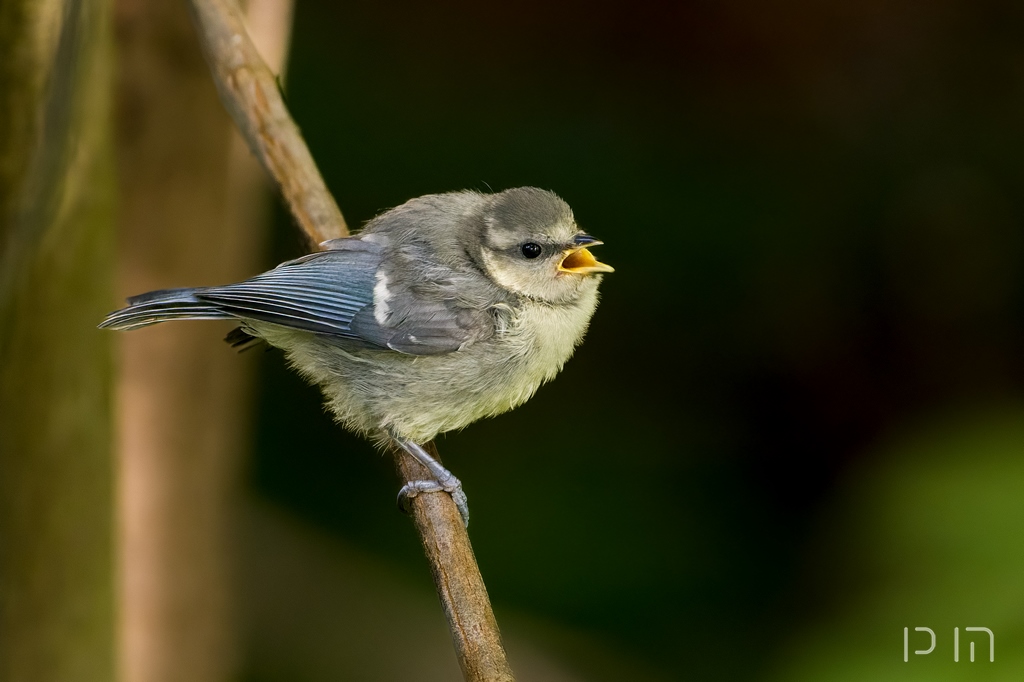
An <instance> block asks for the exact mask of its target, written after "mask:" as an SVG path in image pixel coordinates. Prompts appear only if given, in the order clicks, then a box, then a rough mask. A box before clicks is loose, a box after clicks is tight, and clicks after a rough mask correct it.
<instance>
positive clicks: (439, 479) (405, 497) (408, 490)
mask: <svg viewBox="0 0 1024 682" xmlns="http://www.w3.org/2000/svg"><path fill="white" fill-rule="evenodd" d="M389 435H391V438H392V439H393V440H394V442H395V445H397V446H398V447H400V448H401V449H403V450H405V451H406V452H407V453H408V454H409V455H410V456H412V458H413V459H415V460H416V461H417V462H419V463H420V464H422V465H423V466H424V467H425V468H426V469H427V471H429V472H430V473H431V475H433V477H434V479H433V480H429V479H424V480H420V481H409V482H408V483H406V484H405V485H404V486H402V489H401V490H399V491H398V508H399V509H401V510H402V511H403V512H405V513H407V514H408V513H409V509H410V502H411V500H412V498H414V497H416V496H417V495H419V494H420V493H440V492H446V493H448V494H449V495H451V496H452V500H453V501H454V502H455V506H456V508H458V510H459V515H460V516H462V523H463V525H465V526H466V527H467V528H468V527H469V502H468V501H467V500H466V493H464V492H462V483H461V482H460V481H459V479H457V478H455V476H454V475H452V472H450V471H448V470H447V469H445V468H444V466H442V465H441V463H440V462H438V461H437V460H436V459H434V458H433V457H431V456H430V453H429V452H427V451H426V450H424V449H423V446H421V445H419V444H417V443H413V442H412V441H410V440H406V439H404V438H399V437H397V436H395V435H394V434H389Z"/></svg>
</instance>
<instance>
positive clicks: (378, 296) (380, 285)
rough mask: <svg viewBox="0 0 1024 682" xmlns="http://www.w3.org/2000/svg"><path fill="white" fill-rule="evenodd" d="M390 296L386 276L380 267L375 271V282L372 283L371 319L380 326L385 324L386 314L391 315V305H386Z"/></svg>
mask: <svg viewBox="0 0 1024 682" xmlns="http://www.w3.org/2000/svg"><path fill="white" fill-rule="evenodd" d="M390 298H391V291H390V290H389V289H388V276H387V275H386V274H384V268H381V269H380V270H378V271H377V283H376V284H374V285H373V319H375V320H377V324H379V325H380V326H382V327H383V326H384V325H385V324H387V321H388V316H389V315H391V307H390V306H389V305H388V299H390Z"/></svg>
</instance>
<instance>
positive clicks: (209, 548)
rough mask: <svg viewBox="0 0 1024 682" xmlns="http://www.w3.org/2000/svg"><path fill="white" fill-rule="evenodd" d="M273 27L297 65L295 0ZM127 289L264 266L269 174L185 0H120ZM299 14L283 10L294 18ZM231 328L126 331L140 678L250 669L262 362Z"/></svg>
mask: <svg viewBox="0 0 1024 682" xmlns="http://www.w3.org/2000/svg"><path fill="white" fill-rule="evenodd" d="M268 3H269V4H270V5H273V7H271V8H270V9H271V10H272V11H273V10H277V11H278V12H279V13H278V16H277V18H276V19H274V18H273V17H272V18H271V20H270V21H262V22H261V23H260V29H259V30H260V35H267V36H268V38H269V41H268V42H269V43H271V44H272V45H274V46H275V47H273V48H272V51H273V52H274V53H276V54H277V55H278V56H277V59H278V62H279V63H280V61H281V60H283V55H284V52H285V48H286V46H287V35H288V33H289V32H290V14H291V7H290V0H252V3H251V6H252V8H253V9H254V10H256V11H257V12H259V11H262V10H264V9H266V5H267V4H268ZM116 8H117V14H116V25H117V29H118V30H117V36H118V53H119V60H118V67H119V79H118V97H117V103H118V128H117V130H118V139H117V152H118V162H119V168H120V174H119V176H120V198H121V210H120V212H119V218H120V258H119V266H120V268H119V282H118V289H119V293H120V294H121V297H124V296H127V295H130V294H137V293H140V292H143V291H148V290H151V289H158V288H165V287H168V286H175V285H185V284H217V283H224V282H230V281H236V280H239V279H244V278H246V277H248V276H251V275H252V274H253V273H254V272H258V271H259V270H260V269H261V268H262V267H263V266H264V265H265V263H264V262H263V260H262V255H263V251H264V248H263V247H264V244H265V239H266V227H267V218H268V216H269V208H270V204H269V200H270V195H269V192H268V189H269V183H267V181H266V177H265V175H264V174H263V172H262V170H261V169H260V167H259V163H258V162H257V161H256V159H255V158H254V157H253V155H252V154H251V153H250V152H249V150H248V148H247V145H246V144H245V143H244V142H243V141H242V140H241V138H240V136H239V134H238V132H237V130H236V129H235V126H234V125H233V124H232V122H231V120H230V118H229V117H228V116H227V115H226V114H225V112H224V110H223V107H222V106H221V105H220V102H219V101H218V98H217V92H216V89H215V88H214V86H213V84H212V83H211V81H210V76H209V72H208V70H207V68H206V64H205V62H204V61H203V58H202V54H201V52H200V49H199V43H198V41H197V40H196V37H195V32H194V30H193V28H192V26H191V23H190V20H189V16H188V10H187V7H186V6H185V4H184V3H179V2H165V1H164V0H116ZM281 10H283V11H281ZM228 329H230V326H227V325H218V324H215V323H180V324H173V325H166V326H161V327H159V328H154V329H144V330H140V331H137V332H133V333H132V334H123V335H116V337H115V338H116V341H117V343H118V346H119V349H120V365H121V367H120V369H121V373H120V378H119V382H118V390H117V395H118V424H117V438H118V452H119V457H120V470H121V478H120V485H119V489H118V497H119V514H118V533H119V538H120V541H119V545H118V552H119V553H118V562H119V566H120V575H121V584H120V599H119V607H120V618H119V620H120V626H121V628H120V635H119V645H120V646H119V649H120V651H119V659H120V662H119V667H120V677H121V679H122V680H123V681H124V682H170V681H172V680H173V681H177V680H188V681H189V682H223V681H225V680H229V679H233V678H234V677H236V676H237V674H238V670H237V666H238V662H239V660H238V659H239V653H240V652H239V642H238V635H237V627H236V622H235V608H234V604H233V602H232V598H233V595H234V590H233V585H232V576H233V567H232V565H231V562H232V558H233V556H234V554H235V553H234V548H233V547H232V544H231V543H232V530H233V526H234V523H233V516H232V514H233V510H234V508H235V502H236V501H237V494H238V488H239V480H240V469H241V463H242V457H243V453H244V452H245V450H246V448H247V446H248V443H247V442H246V434H248V433H249V428H248V424H247V419H248V415H249V414H250V412H251V410H250V409H249V407H250V405H249V400H250V399H251V395H252V391H251V390H250V388H251V383H252V370H253V368H254V361H255V357H254V356H251V355H242V356H237V357H235V356H233V354H232V353H231V352H230V351H229V349H228V348H227V347H226V346H225V345H224V344H223V343H221V339H222V337H223V336H224V334H225V332H226V331H227V330H228Z"/></svg>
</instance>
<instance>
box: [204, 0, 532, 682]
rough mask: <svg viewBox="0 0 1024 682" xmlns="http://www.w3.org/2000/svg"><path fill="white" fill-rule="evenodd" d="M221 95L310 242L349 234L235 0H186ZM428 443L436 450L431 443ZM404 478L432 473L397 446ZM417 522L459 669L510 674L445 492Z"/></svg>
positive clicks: (480, 681) (419, 510)
mask: <svg viewBox="0 0 1024 682" xmlns="http://www.w3.org/2000/svg"><path fill="white" fill-rule="evenodd" d="M189 4H190V6H191V8H192V15H193V18H194V19H195V23H196V27H197V30H198V32H199V34H200V42H201V43H202V45H203V50H204V52H205V54H206V58H207V61H208V62H209V64H210V70H211V72H212V74H213V79H214V81H215V82H216V84H217V90H218V91H219V92H220V96H221V100H222V101H223V102H224V106H225V107H226V108H227V110H228V111H229V112H230V114H231V116H232V118H233V119H234V121H235V123H236V124H237V125H238V127H239V129H240V130H241V131H242V135H243V136H244V137H245V139H246V141H247V142H248V144H249V146H250V148H251V149H252V151H253V153H254V154H255V155H256V156H257V157H258V158H259V160H260V162H261V163H262V164H263V165H264V167H265V168H266V169H267V171H268V172H269V173H270V175H271V176H272V177H273V178H274V180H275V182H276V183H277V184H278V186H279V187H280V190H281V193H282V195H283V196H284V198H285V200H286V201H287V203H288V206H289V208H290V209H291V212H292V215H293V216H294V217H295V220H296V221H297V222H298V224H299V227H300V228H301V229H302V232H303V234H304V235H305V236H306V237H307V239H308V240H309V242H310V245H311V246H312V247H314V248H315V246H316V245H318V244H319V243H320V242H323V241H325V240H327V239H333V238H337V237H343V236H345V235H347V234H348V230H347V228H346V225H345V219H344V218H343V217H342V215H341V211H340V210H339V209H338V206H337V204H336V203H335V201H334V197H332V196H331V194H330V192H328V190H327V186H326V185H325V184H324V181H323V178H321V177H320V173H319V171H318V170H317V167H316V164H315V162H314V161H313V157H312V155H311V154H310V153H309V149H308V148H307V147H306V143H305V141H304V140H303V139H302V135H301V133H300V132H299V129H298V126H296V125H295V122H294V121H293V120H292V118H291V116H290V115H289V113H288V109H287V108H286V107H285V104H284V101H283V99H282V98H281V93H280V91H279V89H278V84H277V81H276V79H275V78H274V75H273V74H272V73H271V71H270V69H268V68H267V66H266V64H265V63H264V62H263V60H262V58H261V57H260V55H259V53H258V52H257V50H256V48H255V46H254V45H253V44H252V42H251V41H250V39H249V36H248V33H247V32H246V30H245V26H244V24H243V23H242V19H241V16H240V14H239V12H238V7H237V5H236V4H235V2H234V0H189ZM429 447H430V449H431V450H432V451H433V452H434V454H435V455H436V449H435V448H434V446H433V444H430V445H429ZM395 457H396V465H397V468H398V472H399V474H400V476H401V477H402V480H403V481H414V480H422V479H424V478H429V473H428V472H427V471H426V470H425V469H424V468H423V467H422V466H421V465H420V464H419V463H418V462H416V461H414V460H413V459H412V458H411V457H409V456H408V455H406V454H404V453H395ZM412 513H413V518H414V520H415V523H416V529H417V531H418V532H419V534H420V539H421V541H422V542H423V549H424V553H425V554H426V556H427V561H428V562H429V563H430V568H431V572H432V573H433V576H434V584H435V587H436V588H437V593H438V597H439V598H440V600H441V605H442V607H443V608H444V611H445V616H446V617H447V619H448V626H449V629H450V630H451V634H452V639H453V641H454V644H455V651H456V654H457V656H458V659H459V665H460V666H461V668H462V673H463V676H464V678H465V679H466V680H470V681H472V682H506V681H511V680H513V679H514V677H513V675H512V670H511V668H510V667H509V665H508V661H507V659H506V656H505V650H504V648H503V647H502V644H501V635H500V634H499V632H498V624H497V621H496V620H495V618H494V613H493V611H492V610H491V604H490V600H489V599H488V597H487V590H486V588H485V587H484V582H483V578H482V577H481V575H480V569H479V568H478V567H477V563H476V558H475V557H474V555H473V548H472V546H471V545H470V542H469V535H468V534H467V533H466V528H465V526H463V524H462V520H461V517H460V516H459V512H458V510H457V509H456V507H455V503H454V502H452V499H451V497H450V496H448V495H437V494H429V495H418V496H417V497H415V498H414V499H413V500H412Z"/></svg>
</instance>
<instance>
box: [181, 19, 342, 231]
mask: <svg viewBox="0 0 1024 682" xmlns="http://www.w3.org/2000/svg"><path fill="white" fill-rule="evenodd" d="M189 5H190V6H191V8H192V16H193V18H194V19H195V23H196V28H197V30H198V32H199V38H200V42H201V43H202V45H203V52H204V53H205V54H206V60H207V62H208V63H209V65H210V71H211V72H212V73H213V80H214V83H216V85H217V90H218V92H220V98H221V101H222V102H223V103H224V106H225V107H226V108H227V110H228V112H229V113H230V114H231V117H232V118H233V119H234V121H235V123H236V124H237V125H238V127H239V129H240V130H241V132H242V136H243V137H244V138H245V140H246V142H248V143H249V147H250V149H252V152H253V154H255V155H256V157H257V158H258V159H259V160H260V163H262V164H263V166H264V167H265V168H266V169H267V172H269V173H270V175H271V177H273V178H274V181H275V182H276V183H277V184H278V186H279V188H280V190H281V195H282V196H283V197H284V199H285V201H286V202H288V207H289V209H291V212H292V215H293V216H294V217H295V220H296V221H297V222H298V224H299V227H300V228H301V229H302V232H303V234H304V235H305V236H306V238H307V239H308V240H309V242H310V246H311V247H312V248H316V246H317V245H318V244H320V242H323V241H326V240H328V239H336V238H338V237H344V236H346V235H347V234H348V227H347V226H346V225H345V218H344V217H343V216H342V215H341V211H340V210H339V209H338V204H337V203H336V202H335V201H334V197H333V196H331V193H330V192H329V191H328V190H327V185H325V184H324V180H323V178H322V177H321V176H320V171H319V170H317V167H316V162H314V161H313V156H312V155H311V154H310V153H309V148H308V147H306V142H305V140H303V139H302V133H300V132H299V127H298V126H297V125H295V121H293V120H292V117H291V115H290V114H289V113H288V109H287V107H285V104H284V99H283V98H282V97H281V91H280V89H279V88H278V83H277V79H276V78H275V77H274V74H273V73H272V72H271V71H270V69H269V68H268V67H267V65H266V63H265V62H264V61H263V59H262V58H261V57H260V54H259V52H258V51H257V50H256V46H255V45H253V43H252V40H250V39H249V34H248V32H247V31H246V29H245V24H244V23H243V22H242V17H241V14H240V13H239V10H238V6H237V4H236V3H235V2H234V0H190V2H189Z"/></svg>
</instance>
